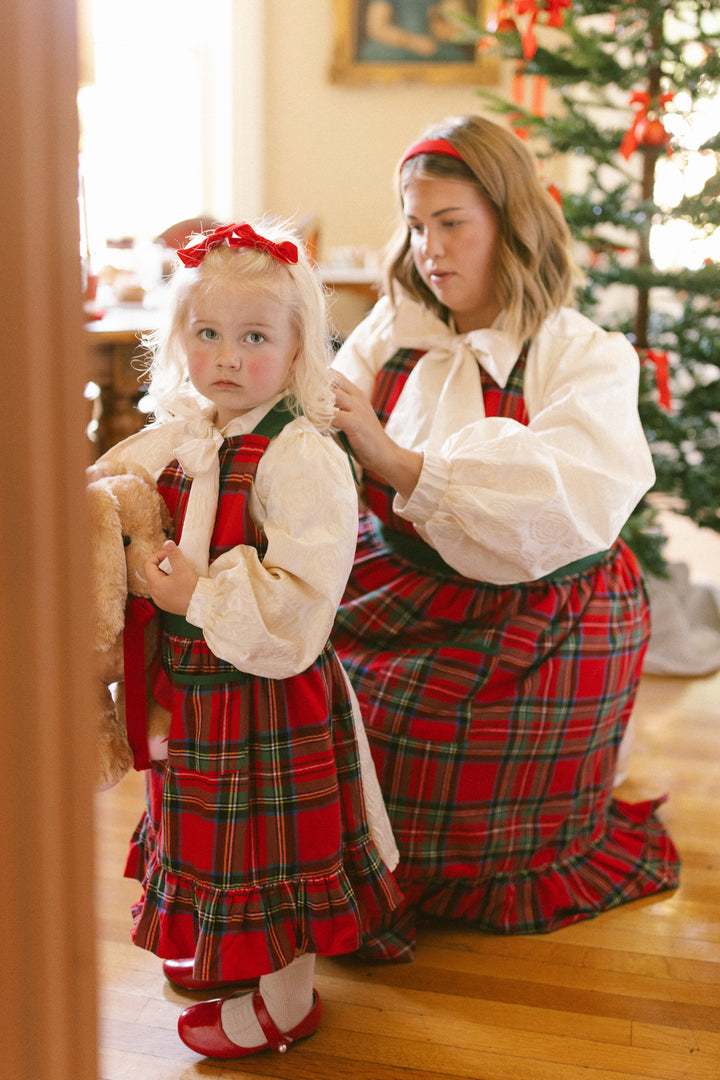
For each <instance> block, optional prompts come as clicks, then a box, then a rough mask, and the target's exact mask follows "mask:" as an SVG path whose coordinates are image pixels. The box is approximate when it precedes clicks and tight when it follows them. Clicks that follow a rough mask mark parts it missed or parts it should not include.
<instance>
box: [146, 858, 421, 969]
mask: <svg viewBox="0 0 720 1080" xmlns="http://www.w3.org/2000/svg"><path fill="white" fill-rule="evenodd" d="M401 902H402V894H401V893H400V892H399V890H398V888H397V886H396V884H395V881H394V879H393V876H392V874H391V873H390V871H389V870H388V869H387V867H386V866H385V864H384V863H383V862H382V860H381V859H380V858H379V856H378V854H377V852H376V851H375V848H374V846H373V845H372V843H371V842H368V843H367V844H366V845H364V846H358V847H356V848H355V849H354V850H352V851H346V852H345V854H344V862H343V864H342V865H341V866H339V867H337V868H336V869H335V870H334V871H333V872H331V873H328V874H326V875H323V876H318V877H306V878H299V879H297V880H291V881H282V882H274V883H262V884H258V885H253V886H248V887H245V888H238V889H232V890H231V889H227V890H226V889H209V888H206V887H203V886H201V885H198V884H197V883H196V882H193V881H192V880H190V879H189V878H186V877H179V876H178V875H176V874H172V873H170V872H169V871H166V870H164V869H163V868H162V867H161V866H160V865H159V862H158V859H157V857H156V856H154V857H153V858H152V859H151V862H150V866H149V873H148V875H147V880H146V882H145V892H144V896H143V898H142V900H141V901H140V902H139V903H138V904H137V905H136V906H135V908H134V909H133V914H134V917H135V925H134V928H133V940H134V942H135V944H136V945H139V946H140V947H141V948H144V949H148V950H150V951H151V952H154V953H156V954H157V955H158V956H160V957H162V958H164V959H183V958H185V957H188V956H194V957H195V969H194V974H195V977H196V978H201V979H212V980H216V979H234V978H253V977H255V976H259V975H264V974H267V973H269V972H271V971H276V970H278V969H279V968H282V967H286V966H287V965H288V964H289V963H290V962H291V960H293V958H294V957H295V956H296V955H297V954H298V953H303V952H313V953H320V954H321V955H325V956H336V955H340V954H342V953H350V952H354V951H355V950H356V949H357V948H358V947H359V945H360V943H361V940H362V937H363V934H368V933H372V932H373V930H374V929H375V928H376V927H377V926H378V925H381V924H382V923H383V922H384V921H386V920H387V919H388V917H389V914H390V913H391V912H392V911H393V910H394V909H395V908H397V907H398V906H399V905H400V904H401Z"/></svg>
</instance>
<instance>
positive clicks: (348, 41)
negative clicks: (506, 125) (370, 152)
mask: <svg viewBox="0 0 720 1080" xmlns="http://www.w3.org/2000/svg"><path fill="white" fill-rule="evenodd" d="M489 5H490V0H480V2H475V0H333V7H334V13H335V41H334V48H333V59H332V64H331V66H330V81H331V82H334V83H347V84H350V85H360V84H363V83H392V82H402V81H421V82H430V83H469V84H472V83H475V84H482V83H485V84H487V83H492V82H495V81H496V80H497V77H498V68H499V65H498V60H497V58H496V57H488V56H486V55H482V54H479V53H478V50H477V47H476V46H475V45H474V44H473V43H472V42H467V41H463V40H462V33H463V31H462V26H461V25H460V24H459V23H458V21H457V20H456V19H454V18H453V16H454V15H455V14H461V15H470V16H474V17H476V18H477V19H478V20H479V21H480V22H481V24H484V20H485V15H486V12H487V10H488V9H489Z"/></svg>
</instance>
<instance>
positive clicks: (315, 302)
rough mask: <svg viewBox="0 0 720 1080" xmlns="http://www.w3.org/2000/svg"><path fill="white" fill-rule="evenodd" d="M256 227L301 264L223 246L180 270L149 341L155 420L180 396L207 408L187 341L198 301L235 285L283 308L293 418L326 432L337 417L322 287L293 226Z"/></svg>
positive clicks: (257, 251)
mask: <svg viewBox="0 0 720 1080" xmlns="http://www.w3.org/2000/svg"><path fill="white" fill-rule="evenodd" d="M253 227H254V228H255V229H256V230H257V232H258V233H259V234H261V236H263V237H264V238H265V239H267V240H271V241H272V242H273V243H275V244H281V243H283V242H285V241H288V240H289V241H291V242H292V243H293V244H295V245H296V246H297V249H298V261H297V263H285V262H280V261H278V260H277V259H276V258H274V257H273V256H272V255H271V254H269V253H267V252H265V251H262V250H260V249H258V248H245V247H230V246H229V245H228V244H227V243H225V242H223V243H222V244H221V245H220V246H218V247H214V248H212V250H210V251H208V252H207V254H206V255H205V256H204V258H203V260H202V262H201V263H200V264H199V265H198V266H196V267H186V266H177V267H176V269H175V270H174V272H173V276H172V280H171V282H170V286H169V305H168V309H167V315H166V320H165V321H164V325H163V326H162V327H161V328H160V329H159V330H157V331H155V332H154V333H152V334H148V335H146V336H145V338H144V344H145V346H146V348H147V350H148V354H149V362H148V365H147V372H148V374H149V380H150V381H149V386H148V392H149V395H150V398H151V400H152V403H153V407H154V410H155V416H156V418H157V419H159V420H167V419H169V418H170V417H171V416H172V415H173V402H174V401H175V400H176V399H177V398H178V395H179V394H182V396H185V397H187V396H190V397H193V398H195V400H196V401H197V402H198V403H199V404H201V405H207V404H208V402H207V399H206V398H204V397H203V396H202V395H201V394H199V393H198V392H197V391H196V390H195V389H194V387H193V386H192V384H190V383H189V380H188V372H187V358H186V355H185V349H184V345H183V337H184V333H185V330H186V328H187V325H188V320H189V318H190V311H191V307H192V304H193V302H194V301H195V300H196V299H197V298H199V297H201V296H209V295H212V293H213V291H214V290H215V289H217V288H218V287H219V286H222V287H225V286H226V285H227V283H228V281H234V282H237V285H238V287H239V288H240V289H243V290H244V289H248V288H253V289H258V290H259V291H262V292H267V293H270V294H272V295H273V296H276V297H277V298H278V299H280V300H282V301H283V303H284V305H285V306H286V308H287V311H288V314H289V316H290V320H291V323H292V326H293V328H294V329H295V331H296V333H297V337H298V351H297V356H296V360H295V363H294V365H293V367H292V369H291V371H290V376H289V379H288V385H287V397H288V398H289V405H290V408H291V411H292V412H294V413H295V414H296V415H300V414H302V415H303V416H306V417H307V419H308V420H309V421H310V422H311V423H312V424H314V425H315V426H316V427H317V428H319V429H320V430H321V431H327V430H328V429H329V428H330V426H331V424H332V420H333V417H334V415H335V405H334V395H333V393H332V390H331V384H330V378H331V376H330V362H331V360H332V350H331V348H330V333H329V325H328V317H327V308H326V304H325V294H324V291H323V287H322V285H321V284H320V281H319V280H318V277H317V275H316V274H315V272H314V270H313V268H312V265H311V263H310V261H309V259H308V256H307V253H306V251H305V248H304V246H303V243H302V240H300V239H299V237H298V236H297V234H296V233H295V232H294V231H293V230H292V229H291V227H290V226H289V225H287V224H277V223H274V222H270V221H267V220H263V221H261V222H259V223H257V224H256V225H255V226H253ZM202 239H203V236H202V234H200V235H198V236H193V237H191V238H190V240H189V241H188V244H193V245H194V244H195V243H197V242H198V241H200V240H202Z"/></svg>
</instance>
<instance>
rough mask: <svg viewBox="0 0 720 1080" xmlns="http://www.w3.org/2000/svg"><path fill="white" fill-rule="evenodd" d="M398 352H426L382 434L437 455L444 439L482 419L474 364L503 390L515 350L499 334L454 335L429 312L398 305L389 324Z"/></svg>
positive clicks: (510, 340) (481, 399) (478, 378)
mask: <svg viewBox="0 0 720 1080" xmlns="http://www.w3.org/2000/svg"><path fill="white" fill-rule="evenodd" d="M392 337H393V341H394V343H395V345H396V346H397V347H398V348H412V349H424V350H425V355H424V356H422V357H421V358H420V360H419V361H418V362H417V364H415V366H414V367H413V369H412V371H411V372H410V375H409V376H408V379H407V382H406V383H405V386H404V387H403V390H402V393H401V394H400V396H399V398H398V401H397V404H396V406H395V408H394V410H393V413H392V415H391V416H390V418H389V420H388V423H387V427H386V431H387V433H388V435H390V437H391V438H393V439H395V441H396V442H397V443H398V444H399V445H401V446H404V447H407V448H408V449H412V450H425V449H427V450H430V451H438V450H439V449H440V447H441V446H442V444H443V443H444V442H445V440H446V439H447V438H448V436H450V435H452V434H454V433H455V432H456V431H459V430H460V429H461V428H463V427H465V426H466V425H467V424H471V423H475V422H477V421H478V420H482V419H484V417H485V407H484V404H483V394H482V384H481V381H480V372H479V369H478V365H482V367H484V368H485V370H486V371H487V372H488V374H489V375H490V376H491V378H492V379H494V381H495V382H496V383H498V385H499V386H505V384H506V382H507V380H508V377H509V375H510V372H511V371H512V368H513V366H514V363H515V359H516V358H517V355H518V348H517V346H516V345H515V343H514V342H513V341H512V339H511V338H510V337H509V336H508V335H507V334H505V333H503V331H502V330H498V329H494V328H489V329H483V330H472V331H471V332H470V333H469V334H456V333H455V332H454V331H453V330H451V329H450V327H448V326H446V325H445V323H444V322H442V320H441V319H439V318H438V317H437V316H436V315H433V314H432V312H430V311H427V310H425V309H420V308H418V306H417V305H416V304H414V303H412V304H410V303H407V302H405V303H403V302H402V301H401V303H400V304H399V305H398V309H397V313H396V316H395V319H394V322H393V327H392Z"/></svg>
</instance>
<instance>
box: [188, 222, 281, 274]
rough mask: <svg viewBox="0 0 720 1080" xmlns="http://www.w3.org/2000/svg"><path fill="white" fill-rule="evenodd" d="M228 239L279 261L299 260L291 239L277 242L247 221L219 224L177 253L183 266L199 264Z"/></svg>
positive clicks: (237, 246) (233, 245)
mask: <svg viewBox="0 0 720 1080" xmlns="http://www.w3.org/2000/svg"><path fill="white" fill-rule="evenodd" d="M226 240H227V242H228V244H229V245H230V247H236V248H258V249H259V250H260V251H265V252H267V254H268V255H272V257H273V259H277V261H278V262H282V263H296V262H297V261H298V249H297V246H296V245H295V244H293V243H292V242H291V241H290V240H284V241H283V242H282V243H280V244H276V243H275V242H274V241H273V240H268V239H267V238H266V237H264V236H260V235H259V234H258V233H256V232H255V230H254V229H253V227H252V226H251V225H248V224H247V222H246V221H243V222H241V223H240V224H239V225H238V224H236V225H218V227H217V229H213V231H212V232H211V233H208V234H207V236H204V237H203V238H202V240H200V241H199V243H197V244H193V245H192V247H186V248H181V249H180V250H179V251H178V253H177V254H178V258H179V259H180V261H181V262H182V264H183V266H199V265H200V263H201V262H202V261H203V259H204V258H205V256H206V255H207V253H208V251H212V249H213V248H216V247H220V245H221V244H224V243H225V241H226Z"/></svg>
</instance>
